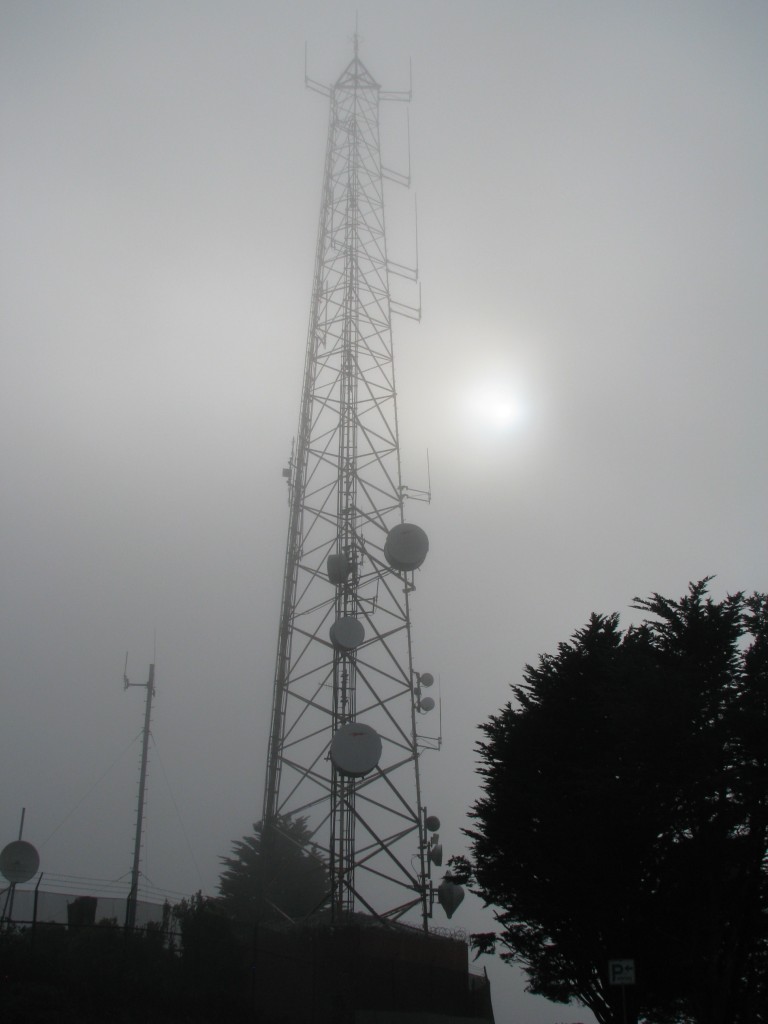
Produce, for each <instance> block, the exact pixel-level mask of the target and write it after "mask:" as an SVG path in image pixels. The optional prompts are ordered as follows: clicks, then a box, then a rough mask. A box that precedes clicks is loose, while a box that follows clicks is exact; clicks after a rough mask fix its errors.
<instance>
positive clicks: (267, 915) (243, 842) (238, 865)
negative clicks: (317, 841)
mask: <svg viewBox="0 0 768 1024" xmlns="http://www.w3.org/2000/svg"><path fill="white" fill-rule="evenodd" d="M267 852H268V855H267ZM221 860H222V863H223V864H224V870H223V871H222V873H221V876H220V879H219V893H220V894H221V900H220V904H221V906H222V907H223V908H224V909H225V910H226V911H227V912H228V913H229V914H230V915H231V916H232V917H234V918H236V919H237V920H240V921H245V922H249V923H255V922H260V923H270V922H271V923H274V922H279V921H281V920H285V919H286V914H287V915H288V919H291V920H297V919H300V918H303V917H306V916H307V915H309V914H311V913H313V912H314V911H316V910H319V909H320V908H321V907H322V906H323V904H324V903H325V901H326V899H327V897H328V891H329V875H328V867H327V864H326V862H325V860H324V859H323V858H322V856H321V855H320V852H319V851H318V849H317V847H316V846H315V845H314V844H313V843H312V837H311V833H310V831H309V828H308V827H307V823H306V819H304V818H296V819H287V818H278V819H277V821H276V822H275V823H274V824H273V825H272V827H271V828H269V829H265V827H264V823H263V822H257V823H256V824H255V825H254V826H253V835H250V836H244V837H243V838H242V839H238V840H236V841H235V842H234V843H233V844H232V855H231V856H230V857H222V858H221ZM278 907H280V908H281V910H278V909H277V908H278Z"/></svg>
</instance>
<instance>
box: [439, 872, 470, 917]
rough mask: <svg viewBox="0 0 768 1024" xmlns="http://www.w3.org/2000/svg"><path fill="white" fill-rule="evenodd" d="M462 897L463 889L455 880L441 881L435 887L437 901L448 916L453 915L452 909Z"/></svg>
mask: <svg viewBox="0 0 768 1024" xmlns="http://www.w3.org/2000/svg"><path fill="white" fill-rule="evenodd" d="M463 899H464V890H463V889H462V887H461V886H460V885H456V883H455V882H449V881H447V880H446V881H445V882H441V883H440V885H439V886H438V889H437V901H438V903H439V904H440V906H441V907H442V908H443V910H444V911H445V915H446V917H448V918H451V917H453V914H454V911H455V910H456V909H457V908H458V906H459V904H460V903H461V901H462V900H463Z"/></svg>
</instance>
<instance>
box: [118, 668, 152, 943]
mask: <svg viewBox="0 0 768 1024" xmlns="http://www.w3.org/2000/svg"><path fill="white" fill-rule="evenodd" d="M127 672H128V655H127V654H126V656H125V669H124V670H123V689H125V690H127V689H128V687H129V686H142V687H146V690H147V696H146V701H145V703H144V728H143V730H142V739H141V772H140V775H139V799H138V806H137V808H136V834H135V836H134V841H133V866H132V868H131V889H130V892H129V893H128V903H127V906H126V911H125V930H126V931H128V932H130V931H133V928H134V926H135V924H136V902H137V900H138V895H139V863H140V860H141V833H142V829H143V826H144V798H145V795H146V791H147V760H148V754H149V723H150V719H151V717H152V698H153V697H154V695H155V666H154V664H153V665H150V666H149V679H147V681H146V683H131V682H129V680H128V675H127Z"/></svg>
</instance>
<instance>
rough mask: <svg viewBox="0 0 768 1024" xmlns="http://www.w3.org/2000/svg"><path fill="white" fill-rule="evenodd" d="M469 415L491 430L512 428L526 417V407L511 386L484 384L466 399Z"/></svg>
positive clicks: (472, 391) (477, 422)
mask: <svg viewBox="0 0 768 1024" xmlns="http://www.w3.org/2000/svg"><path fill="white" fill-rule="evenodd" d="M465 410H466V413H467V416H468V417H469V418H470V419H471V420H472V421H473V422H474V423H476V424H478V425H483V426H485V427H486V428H488V429H489V430H494V431H499V432H504V431H507V430H512V429H513V428H514V427H516V426H517V425H518V424H519V423H520V422H521V421H522V420H523V419H524V418H525V407H524V405H523V402H522V401H521V399H520V398H519V397H518V396H517V395H515V394H514V393H513V391H512V389H511V388H507V387H505V386H503V385H500V384H491V385H482V386H479V387H476V388H474V389H473V390H471V391H470V392H469V393H468V394H467V396H466V401H465Z"/></svg>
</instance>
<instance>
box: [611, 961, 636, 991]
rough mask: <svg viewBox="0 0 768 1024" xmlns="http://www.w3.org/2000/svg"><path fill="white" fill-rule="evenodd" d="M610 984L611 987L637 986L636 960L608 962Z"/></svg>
mask: <svg viewBox="0 0 768 1024" xmlns="http://www.w3.org/2000/svg"><path fill="white" fill-rule="evenodd" d="M608 982H609V984H611V985H634V984H635V961H634V960H609V961H608Z"/></svg>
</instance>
